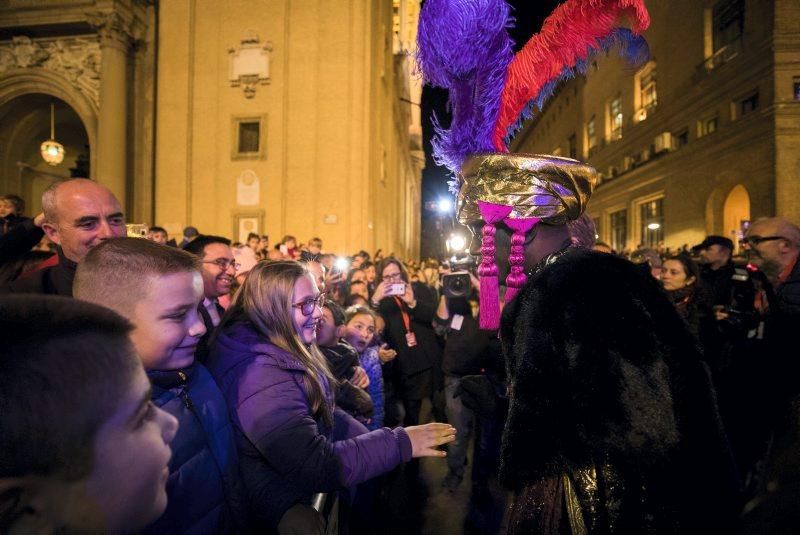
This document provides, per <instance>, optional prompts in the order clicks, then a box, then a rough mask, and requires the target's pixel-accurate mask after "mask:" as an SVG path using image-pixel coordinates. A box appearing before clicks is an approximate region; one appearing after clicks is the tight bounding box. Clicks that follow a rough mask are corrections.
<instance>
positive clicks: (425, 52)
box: [417, 0, 514, 173]
mask: <svg viewBox="0 0 800 535" xmlns="http://www.w3.org/2000/svg"><path fill="white" fill-rule="evenodd" d="M510 24H511V17H510V9H509V6H508V4H506V3H505V1H504V0H426V2H425V3H424V5H423V6H422V12H421V13H420V20H419V31H418V33H417V64H418V65H419V68H420V70H421V71H422V75H423V79H424V81H425V82H427V83H429V84H431V85H434V86H438V87H443V88H445V89H448V90H449V92H450V96H449V101H448V105H449V107H450V110H451V112H452V115H453V119H452V122H451V123H450V128H449V129H445V128H443V127H442V126H441V124H440V123H439V122H438V120H437V119H436V118H435V117H434V129H435V135H434V138H433V141H432V144H433V155H434V160H435V161H436V163H437V164H439V165H444V166H445V167H447V168H448V169H450V171H452V172H453V173H457V172H458V170H459V169H460V168H461V164H462V163H463V162H464V159H465V158H466V157H467V155H468V154H475V153H480V152H493V151H494V148H493V146H492V127H493V125H494V123H495V122H496V120H497V114H498V111H499V106H500V94H501V92H502V91H503V85H504V84H505V78H506V71H507V69H508V65H509V63H511V60H512V59H513V58H514V54H513V50H512V46H513V43H512V41H511V38H510V37H509V36H508V33H507V32H506V28H508V27H509V25H510Z"/></svg>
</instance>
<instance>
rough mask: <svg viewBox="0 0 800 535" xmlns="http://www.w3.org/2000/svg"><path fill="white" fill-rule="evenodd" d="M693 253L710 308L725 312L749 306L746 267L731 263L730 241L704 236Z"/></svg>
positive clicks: (750, 296) (750, 283)
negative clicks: (720, 309) (698, 266)
mask: <svg viewBox="0 0 800 535" xmlns="http://www.w3.org/2000/svg"><path fill="white" fill-rule="evenodd" d="M692 252H694V253H696V254H697V256H698V260H699V263H700V265H701V269H700V281H701V283H702V284H703V286H704V287H705V288H706V289H707V290H708V294H709V299H710V301H711V305H712V306H716V307H722V308H725V309H727V308H729V307H744V306H746V304H747V303H748V302H749V303H752V301H753V283H752V282H751V281H750V277H749V275H748V272H747V269H746V268H745V266H738V265H736V264H734V262H733V241H731V240H730V239H728V238H726V237H725V236H707V237H706V239H705V240H703V242H702V243H699V244H697V245H695V246H694V247H692ZM741 283H743V284H741Z"/></svg>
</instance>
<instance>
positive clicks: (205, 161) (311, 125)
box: [155, 0, 420, 257]
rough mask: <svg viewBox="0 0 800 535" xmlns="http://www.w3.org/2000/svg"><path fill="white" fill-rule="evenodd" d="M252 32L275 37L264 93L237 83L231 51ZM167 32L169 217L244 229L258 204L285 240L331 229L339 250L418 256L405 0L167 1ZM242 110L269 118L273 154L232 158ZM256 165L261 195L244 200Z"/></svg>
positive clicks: (162, 122) (163, 46) (162, 140)
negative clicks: (245, 175)
mask: <svg viewBox="0 0 800 535" xmlns="http://www.w3.org/2000/svg"><path fill="white" fill-rule="evenodd" d="M248 30H251V31H253V32H255V33H256V34H257V35H258V37H259V39H260V41H261V42H262V43H264V42H266V41H270V42H271V44H272V51H271V53H270V54H269V57H270V81H269V83H268V84H267V85H257V86H256V91H255V95H254V97H253V98H246V97H245V94H244V92H243V90H242V88H241V87H231V85H230V84H229V82H228V68H229V59H228V49H230V48H235V47H237V46H238V45H239V44H240V41H241V40H242V39H243V38H244V37H245V35H246V32H247V31H248ZM158 40H159V45H158V91H157V94H158V99H157V134H156V155H155V169H156V173H155V223H157V224H160V225H162V226H165V227H166V228H167V229H168V230H169V232H170V233H171V234H173V235H179V233H180V231H181V229H182V228H183V226H185V225H187V224H191V225H194V226H197V227H198V229H200V231H201V232H204V233H217V234H222V235H226V236H231V235H233V233H234V220H235V217H236V216H237V214H238V215H257V216H259V217H261V221H262V227H261V229H260V230H261V231H262V233H268V234H269V235H270V236H271V237H272V238H273V240H272V241H273V243H274V242H275V241H276V240H278V239H280V237H281V236H282V235H283V234H293V235H295V236H296V237H297V238H298V240H299V241H301V242H305V241H307V240H308V239H309V238H311V237H312V236H319V237H321V238H322V239H323V242H324V245H325V247H324V248H325V250H326V251H331V252H336V253H352V252H355V251H357V250H358V249H361V248H365V249H367V250H374V249H376V248H383V249H384V251H385V252H389V251H395V252H397V253H398V254H401V255H403V256H406V257H416V256H417V255H418V247H419V245H418V234H419V228H418V226H419V224H418V221H419V208H418V201H419V181H420V169H419V166H418V165H415V164H414V163H413V161H412V158H411V151H410V142H409V133H408V130H409V125H410V118H409V113H408V111H407V110H405V113H404V107H407V106H408V105H407V104H406V103H403V102H401V101H399V99H398V96H399V95H400V94H401V92H402V88H403V85H402V83H399V82H402V81H403V77H402V76H398V74H399V69H395V55H394V54H393V53H392V10H391V2H389V1H386V2H375V1H372V0H353V1H350V2H329V1H324V0H291V1H289V0H284V1H275V2H267V3H259V4H258V9H254V5H253V3H252V2H248V1H246V0H225V1H211V0H166V1H163V2H161V3H160V12H159V35H158ZM407 67H408V66H406V68H407ZM396 71H398V72H396ZM405 83H406V84H407V83H408V81H407V80H406V81H405ZM237 116H264V117H265V118H266V149H265V151H264V152H265V154H264V157H263V158H260V159H253V160H234V159H232V156H231V152H232V144H233V126H232V121H233V118H234V117H237ZM246 170H251V171H253V172H255V174H256V175H257V176H258V179H259V182H260V200H259V203H258V205H257V206H240V205H237V197H236V181H237V178H238V177H239V176H240V175H241V174H242V172H244V171H246ZM414 203H416V204H414ZM409 214H413V215H411V216H409Z"/></svg>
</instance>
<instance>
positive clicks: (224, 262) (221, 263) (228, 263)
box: [203, 258, 242, 271]
mask: <svg viewBox="0 0 800 535" xmlns="http://www.w3.org/2000/svg"><path fill="white" fill-rule="evenodd" d="M203 264H214V265H215V266H217V267H218V268H220V269H221V270H222V271H226V270H227V269H228V267H232V268H233V269H234V270H235V271H239V268H240V267H242V265H241V264H240V263H239V262H237V261H236V260H228V259H227V258H217V259H216V260H203Z"/></svg>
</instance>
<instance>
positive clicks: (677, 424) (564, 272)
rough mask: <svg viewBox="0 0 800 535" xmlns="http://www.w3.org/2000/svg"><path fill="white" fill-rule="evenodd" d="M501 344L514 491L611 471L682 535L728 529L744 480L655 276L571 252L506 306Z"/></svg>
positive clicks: (699, 365) (700, 369)
mask: <svg viewBox="0 0 800 535" xmlns="http://www.w3.org/2000/svg"><path fill="white" fill-rule="evenodd" d="M501 337H502V341H503V346H504V353H505V356H506V367H507V372H508V379H509V389H510V407H509V414H508V420H507V423H506V428H505V432H504V435H503V446H502V455H501V466H500V477H501V481H503V483H504V484H506V485H507V486H509V487H510V488H512V489H514V490H517V491H519V490H520V489H522V488H524V487H525V486H526V485H531V484H536V482H538V481H545V480H548V479H549V480H552V479H553V478H557V477H560V475H561V474H575V473H576V471H579V470H581V469H585V468H587V467H592V466H597V465H598V463H610V464H611V465H612V466H613V467H614V470H615V473H618V474H622V479H623V484H627V486H628V487H629V488H628V490H627V491H626V492H623V493H622V494H621V496H623V498H622V500H625V499H627V498H625V496H627V497H628V498H630V499H634V500H638V501H639V505H640V506H641V504H642V503H645V502H647V501H648V500H649V501H650V502H651V503H650V504H649V505H647V504H646V505H645V506H644V507H645V509H649V510H656V509H657V510H659V511H661V513H660V514H657V515H656V516H658V517H662V516H663V517H665V518H668V519H671V520H669V523H670V525H671V526H672V527H673V528H675V529H678V530H680V531H684V529H683V528H685V527H686V522H685V520H683V519H685V518H688V517H691V516H692V515H693V514H697V513H698V512H701V513H704V514H706V515H712V516H711V517H710V518H719V520H720V521H722V520H723V517H725V518H727V517H728V515H730V514H732V513H733V511H735V509H736V506H737V504H736V493H737V491H738V481H737V475H736V472H735V469H734V468H733V464H732V460H731V455H730V451H729V448H728V447H727V441H726V439H725V435H724V432H723V430H722V427H721V423H720V419H719V415H718V412H717V408H716V400H715V398H714V393H713V389H712V387H711V384H710V379H709V374H708V371H707V368H706V367H705V365H704V364H703V362H702V355H701V353H700V351H699V349H698V347H697V344H696V341H695V339H694V338H693V337H692V335H691V334H690V333H689V331H688V329H687V328H686V326H685V324H684V323H683V321H682V320H681V319H680V317H679V316H678V314H677V312H676V311H675V308H674V307H673V305H672V304H671V303H670V302H669V299H668V298H667V296H666V294H665V293H664V292H663V290H662V289H661V288H660V285H659V284H658V282H657V281H656V280H655V279H653V278H652V277H651V276H649V274H646V273H644V272H643V270H641V269H639V267H637V266H635V265H633V264H632V263H630V262H628V261H627V260H624V259H621V258H618V257H615V256H612V255H607V254H603V253H596V252H592V251H585V250H578V249H575V250H570V251H569V252H567V253H565V254H563V255H562V256H561V257H560V258H558V259H557V260H555V261H554V262H553V263H552V264H550V265H547V266H546V267H545V268H543V269H542V270H540V271H539V272H537V273H535V274H534V275H533V276H531V278H530V280H529V281H528V283H527V284H526V286H525V287H524V288H523V289H522V291H521V292H520V294H519V295H518V296H517V297H516V298H515V299H514V301H513V302H511V303H509V304H508V305H507V306H506V307H505V310H504V311H503V319H502V326H501ZM626 479H627V481H625V480H626ZM634 487H635V488H634ZM601 491H602V489H601ZM601 493H602V492H601ZM648 493H649V495H648ZM579 495H580V493H579ZM618 496H620V495H618ZM698 500H699V501H698ZM693 501H694V503H693ZM595 505H596V504H595ZM617 505H619V504H617ZM624 505H625V504H622V509H623V510H624V509H625V507H624ZM603 507H604V505H603V504H602V503H601V504H599V509H600V510H601V513H602V509H603ZM595 509H597V508H595ZM640 509H641V507H640ZM651 513H652V511H650V512H648V511H641V514H642V515H645V516H648V515H649V516H650V517H651V519H652V514H651ZM601 516H602V515H601ZM708 518H709V517H708V516H707V517H706V520H708ZM656 520H657V519H656ZM632 525H636V523H635V522H634V523H633V524H632ZM696 525H697V524H696ZM709 525H714V524H709ZM697 526H699V525H697ZM601 531H605V530H601ZM612 531H613V530H612ZM647 531H649V530H647ZM656 531H659V532H661V531H662V530H659V529H656ZM667 531H672V530H671V529H668V530H667ZM590 532H592V531H590Z"/></svg>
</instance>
